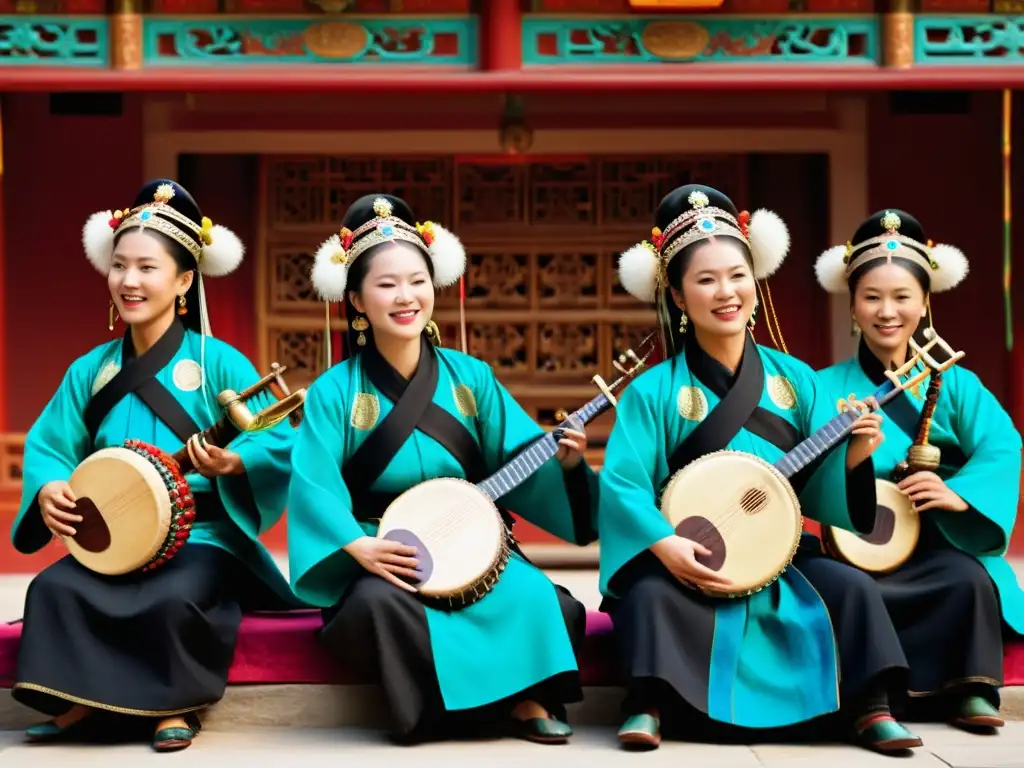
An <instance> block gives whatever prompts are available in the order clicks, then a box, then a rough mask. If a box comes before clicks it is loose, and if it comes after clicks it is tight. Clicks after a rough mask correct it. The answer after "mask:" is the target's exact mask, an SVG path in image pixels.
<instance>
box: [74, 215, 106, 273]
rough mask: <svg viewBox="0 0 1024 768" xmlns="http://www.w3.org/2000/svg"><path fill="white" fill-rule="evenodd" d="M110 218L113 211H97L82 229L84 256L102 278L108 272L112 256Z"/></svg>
mask: <svg viewBox="0 0 1024 768" xmlns="http://www.w3.org/2000/svg"><path fill="white" fill-rule="evenodd" d="M112 218H114V213H113V211H99V212H98V213H94V214H93V215H92V216H90V217H89V218H88V219H87V220H86V222H85V226H84V227H82V247H83V248H85V256H86V258H88V259H89V263H90V264H92V265H93V266H94V267H95V268H96V270H97V271H98V272H99V273H100V274H101V275H103V276H104V277H106V276H107V273H108V272H110V260H111V258H112V257H113V255H114V230H113V228H112V227H111V226H110V220H111V219H112Z"/></svg>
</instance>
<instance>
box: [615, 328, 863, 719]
mask: <svg viewBox="0 0 1024 768" xmlns="http://www.w3.org/2000/svg"><path fill="white" fill-rule="evenodd" d="M745 354H746V355H750V354H758V355H759V356H760V359H761V363H762V365H763V368H764V383H763V387H762V391H761V393H760V399H759V401H758V406H759V407H760V408H762V409H765V410H766V411H768V412H769V413H770V414H774V415H775V416H777V417H781V418H782V419H784V420H785V421H786V422H788V423H789V424H790V425H792V426H793V427H794V428H795V431H796V432H797V433H798V435H799V439H800V440H802V439H804V438H806V437H807V436H808V435H809V434H811V433H812V432H813V431H814V430H816V429H817V428H819V427H821V426H823V425H824V424H825V423H827V422H828V421H829V420H830V419H831V418H833V417H834V416H836V415H837V414H836V412H835V405H834V402H833V401H832V400H831V399H828V398H824V397H823V396H822V393H821V390H820V388H819V386H818V383H817V377H816V376H815V373H814V371H813V370H812V369H811V368H810V367H808V366H807V365H805V364H804V363H802V362H801V361H799V360H797V359H795V358H793V357H790V356H789V355H785V354H782V353H780V352H776V351H774V350H771V349H767V348H765V347H759V346H757V345H756V344H754V343H753V342H752V341H750V342H748V344H747V351H746V353H745ZM744 365H746V363H744ZM741 378H742V376H741ZM752 395H753V398H754V399H756V398H757V394H756V392H754V393H752ZM721 402H723V401H722V400H720V399H719V397H717V396H716V395H715V393H714V392H712V390H711V389H709V388H708V387H707V386H706V385H705V384H704V382H702V381H701V380H700V379H698V378H697V376H696V375H695V373H694V371H693V370H691V369H690V366H689V364H688V361H687V356H686V355H685V354H683V353H680V354H678V355H676V356H675V357H673V358H670V359H668V360H666V361H664V362H662V363H661V364H659V365H657V366H655V367H654V368H653V369H651V370H649V371H647V372H645V373H644V374H642V375H641V376H640V377H638V378H637V379H636V380H635V381H634V382H633V383H632V384H630V385H629V387H628V388H627V389H626V390H625V392H623V394H622V396H621V397H620V399H619V404H618V408H617V414H616V418H615V427H614V429H613V431H612V434H611V437H610V439H609V441H608V447H607V450H606V453H605V461H604V467H603V469H602V471H601V489H600V507H599V514H598V531H599V535H600V542H601V562H600V587H601V592H602V594H604V595H605V596H606V597H608V598H611V599H613V600H614V599H617V598H618V597H619V596H618V595H616V594H615V592H614V588H613V587H614V581H613V579H614V577H615V576H616V574H617V573H619V572H620V570H622V569H623V568H624V566H626V565H627V564H630V562H631V561H633V560H634V558H637V557H638V556H640V555H642V554H643V553H644V552H645V551H646V550H647V549H648V548H649V547H650V546H651V545H653V544H655V543H656V542H658V541H660V540H661V539H663V538H665V537H667V536H671V535H673V534H674V529H673V526H672V525H671V524H670V523H669V522H668V520H667V519H666V518H665V517H664V516H663V515H662V513H661V511H660V502H661V499H660V493H661V491H660V489H661V488H663V487H664V484H665V482H666V481H667V479H668V478H669V476H670V469H669V459H670V457H671V456H672V454H673V452H674V451H675V450H676V449H677V447H678V446H680V445H681V444H682V443H683V441H684V440H686V439H687V437H688V436H689V435H690V434H691V432H693V431H694V430H695V429H696V427H697V426H698V424H700V423H701V422H702V421H703V420H704V419H705V418H707V416H708V415H709V414H710V413H713V412H714V409H715V408H717V407H719V404H720V403H721ZM741 418H742V419H743V420H744V421H745V419H746V414H744V415H743V416H742V417H741ZM744 421H741V422H740V423H744ZM727 438H728V435H723V436H721V439H722V440H723V441H724V440H725V439H727ZM726 448H727V449H728V450H734V451H744V452H747V453H751V454H753V455H755V456H759V457H761V458H763V459H765V460H767V461H769V462H772V463H774V462H777V461H778V460H779V459H780V458H782V456H783V455H784V454H783V451H782V450H781V449H780V448H778V447H777V446H776V445H774V444H773V443H771V442H769V441H768V440H766V439H764V438H762V437H761V436H759V435H758V434H755V433H753V432H751V431H749V430H748V429H747V428H746V427H742V428H740V429H739V431H738V432H736V434H735V435H733V436H732V438H731V439H729V440H728V444H727V446H726ZM846 449H847V443H843V444H841V445H839V446H838V447H837V448H836V449H835V450H833V451H832V452H831V453H830V454H829V455H828V456H827V458H826V459H825V460H824V461H823V462H822V463H821V464H820V466H818V468H817V469H816V471H815V472H814V474H813V475H811V476H810V478H809V479H808V480H807V481H806V484H805V485H804V487H803V489H802V491H801V493H800V502H801V505H802V511H803V514H804V515H806V516H808V517H811V518H814V519H817V520H819V521H822V522H825V523H828V524H830V525H835V526H838V527H842V528H846V529H849V530H856V528H855V527H854V524H853V522H852V520H851V519H850V515H849V512H848V510H847V509H846V483H847V472H846V466H845V464H846ZM659 567H660V566H659ZM714 616H715V619H714V629H713V632H714V636H713V640H712V644H711V655H710V660H709V665H710V669H709V670H707V674H706V680H707V686H708V689H707V697H706V700H707V712H706V714H707V715H708V716H709V717H711V718H712V719H714V720H718V721H720V722H724V723H729V724H732V725H736V726H742V727H750V728H769V727H780V726H786V725H790V724H794V723H798V722H802V721H805V720H808V719H811V718H813V717H816V716H819V715H823V714H826V713H830V712H834V711H836V710H837V709H838V708H839V692H838V662H837V648H836V639H835V635H834V633H833V629H832V624H831V620H830V618H829V615H828V611H827V609H826V607H825V605H824V603H823V601H822V599H821V597H820V596H819V594H818V593H817V591H816V590H815V589H814V587H813V586H812V585H811V583H810V582H809V581H808V580H807V579H806V578H805V577H804V576H803V575H802V574H801V573H800V571H799V570H798V569H797V568H796V567H795V566H793V565H791V566H790V567H789V568H787V569H786V571H785V572H783V574H782V576H781V577H780V578H779V579H778V580H777V581H776V582H775V583H774V584H772V585H771V586H770V587H768V588H765V589H763V590H761V591H760V592H757V593H755V594H753V595H750V596H749V597H740V598H731V599H729V598H722V599H721V602H720V603H719V604H717V605H716V606H715V610H714ZM652 642H653V641H652ZM676 642H679V643H686V642H687V638H685V637H679V638H678V639H677V640H676ZM666 653H668V652H667V651H666ZM680 653H682V652H680ZM693 703H694V702H691V704H693ZM695 706H698V707H701V706H703V704H702V703H698V704H695Z"/></svg>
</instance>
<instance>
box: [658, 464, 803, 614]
mask: <svg viewBox="0 0 1024 768" xmlns="http://www.w3.org/2000/svg"><path fill="white" fill-rule="evenodd" d="M661 510H662V514H664V515H665V517H666V519H667V520H668V521H669V522H670V523H671V524H672V525H673V527H674V528H675V532H676V535H678V536H682V537H684V538H687V539H691V540H693V541H696V542H698V543H700V544H703V545H704V546H705V547H707V548H708V549H709V550H711V555H710V556H706V555H697V561H698V562H699V563H701V564H702V565H705V566H707V567H708V568H710V569H711V570H713V571H717V572H718V573H719V574H721V575H722V576H724V577H726V578H727V579H729V580H731V581H732V586H731V587H729V588H728V589H727V590H719V589H714V590H712V589H705V588H702V591H704V592H706V593H707V594H710V595H720V596H725V597H741V596H744V595H750V594H752V593H754V592H757V591H759V590H761V589H763V588H764V587H766V586H768V585H769V584H771V583H772V582H773V581H775V580H776V579H777V578H778V577H779V576H780V575H781V574H782V572H783V571H784V570H786V568H787V567H788V566H789V564H790V562H792V560H793V556H794V555H795V554H796V550H797V547H798V546H799V545H800V536H801V534H802V533H803V517H802V516H801V514H800V502H799V501H798V500H797V497H796V493H795V492H794V491H793V487H792V486H791V485H790V484H789V481H788V480H786V478H785V477H784V476H783V475H782V473H781V472H779V470H777V469H776V468H775V467H774V466H772V465H771V464H769V463H768V462H767V461H765V460H764V459H761V458H758V457H757V456H754V455H752V454H749V453H743V452H741V451H716V452H714V453H709V454H708V455H706V456H702V457H701V458H699V459H697V460H696V461H694V462H692V463H690V464H689V465H687V466H686V467H685V468H683V469H681V470H680V471H679V472H677V473H676V474H675V475H674V476H673V477H672V479H671V480H670V481H669V484H668V486H667V487H666V488H665V493H664V494H663V495H662V499H661Z"/></svg>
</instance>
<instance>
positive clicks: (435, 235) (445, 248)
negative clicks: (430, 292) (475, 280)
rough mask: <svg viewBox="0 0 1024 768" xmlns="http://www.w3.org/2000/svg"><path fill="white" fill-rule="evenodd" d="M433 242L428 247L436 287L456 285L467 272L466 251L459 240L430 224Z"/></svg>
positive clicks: (436, 225) (450, 233)
mask: <svg viewBox="0 0 1024 768" xmlns="http://www.w3.org/2000/svg"><path fill="white" fill-rule="evenodd" d="M429 231H430V234H431V240H430V244H429V245H428V246H427V248H428V250H429V251H430V261H431V262H432V263H433V265H434V285H435V286H437V287H438V288H447V287H448V286H449V285H454V284H455V283H457V282H458V281H459V278H460V277H462V275H463V273H464V272H465V271H466V249H465V248H464V247H463V246H462V243H461V242H460V241H459V238H458V237H456V236H455V234H454V233H452V232H450V231H448V230H447V229H445V228H444V227H442V226H440V225H438V224H433V223H431V224H430V230H429Z"/></svg>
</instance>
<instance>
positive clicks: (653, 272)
mask: <svg viewBox="0 0 1024 768" xmlns="http://www.w3.org/2000/svg"><path fill="white" fill-rule="evenodd" d="M660 268H661V259H660V257H659V256H658V254H657V252H656V251H655V250H654V246H652V245H651V244H650V243H647V242H643V243H637V244H636V245H634V246H633V247H632V248H630V249H629V250H628V251H626V252H624V253H623V254H622V255H621V256H619V282H621V283H622V287H623V288H625V289H626V291H627V292H628V293H629V294H630V295H631V296H633V297H634V298H636V299H639V300H640V301H642V302H644V303H646V304H653V303H654V299H655V292H656V291H657V289H658V270H659V269H660Z"/></svg>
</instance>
